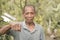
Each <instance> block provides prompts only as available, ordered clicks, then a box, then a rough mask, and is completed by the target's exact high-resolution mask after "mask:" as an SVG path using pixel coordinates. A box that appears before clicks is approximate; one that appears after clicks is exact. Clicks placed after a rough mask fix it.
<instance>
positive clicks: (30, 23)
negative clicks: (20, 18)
mask: <svg viewBox="0 0 60 40" xmlns="http://www.w3.org/2000/svg"><path fill="white" fill-rule="evenodd" d="M25 23H26V25H29V26H30V25H34V22H27V21H25Z"/></svg>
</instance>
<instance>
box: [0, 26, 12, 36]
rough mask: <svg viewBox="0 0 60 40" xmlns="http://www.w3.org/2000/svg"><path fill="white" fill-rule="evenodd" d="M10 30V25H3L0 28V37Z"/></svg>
mask: <svg viewBox="0 0 60 40" xmlns="http://www.w3.org/2000/svg"><path fill="white" fill-rule="evenodd" d="M10 28H11V25H5V26H4V27H2V28H0V35H3V34H5V33H6V32H7V31H8V30H9V29H10Z"/></svg>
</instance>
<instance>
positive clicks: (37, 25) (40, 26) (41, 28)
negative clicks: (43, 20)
mask: <svg viewBox="0 0 60 40" xmlns="http://www.w3.org/2000/svg"><path fill="white" fill-rule="evenodd" d="M36 27H37V28H38V29H40V30H41V31H42V30H43V26H42V25H40V24H38V23H36Z"/></svg>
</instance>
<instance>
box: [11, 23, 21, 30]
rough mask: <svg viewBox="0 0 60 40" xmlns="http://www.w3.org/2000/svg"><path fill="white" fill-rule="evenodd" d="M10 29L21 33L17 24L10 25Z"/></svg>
mask: <svg viewBox="0 0 60 40" xmlns="http://www.w3.org/2000/svg"><path fill="white" fill-rule="evenodd" d="M11 29H12V30H15V31H21V25H20V24H19V23H12V24H11Z"/></svg>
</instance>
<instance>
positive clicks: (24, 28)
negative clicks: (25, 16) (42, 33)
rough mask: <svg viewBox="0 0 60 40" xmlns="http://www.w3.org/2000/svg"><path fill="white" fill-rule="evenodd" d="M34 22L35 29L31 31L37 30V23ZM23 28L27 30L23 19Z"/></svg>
mask: <svg viewBox="0 0 60 40" xmlns="http://www.w3.org/2000/svg"><path fill="white" fill-rule="evenodd" d="M34 24H35V29H34V30H33V31H36V30H37V24H36V22H34ZM23 28H24V29H27V30H28V28H27V25H26V23H25V21H23Z"/></svg>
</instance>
